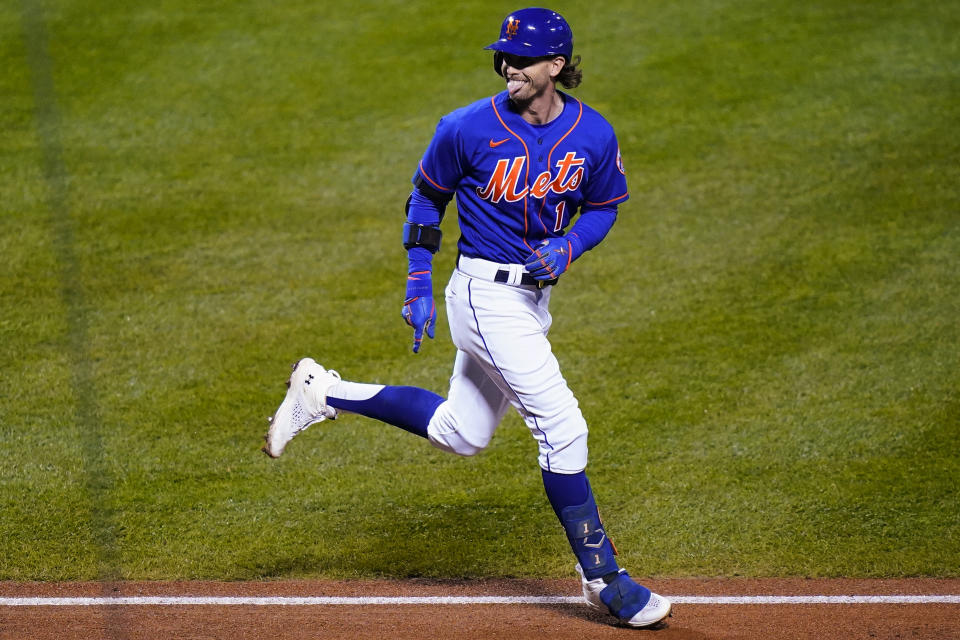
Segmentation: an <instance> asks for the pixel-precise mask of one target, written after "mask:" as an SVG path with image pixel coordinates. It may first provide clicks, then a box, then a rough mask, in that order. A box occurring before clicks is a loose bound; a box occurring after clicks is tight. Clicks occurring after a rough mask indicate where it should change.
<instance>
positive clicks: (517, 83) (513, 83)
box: [500, 53, 564, 104]
mask: <svg viewBox="0 0 960 640" xmlns="http://www.w3.org/2000/svg"><path fill="white" fill-rule="evenodd" d="M563 63H564V59H563V58H562V57H554V58H525V57H523V56H515V55H512V54H509V53H508V54H504V55H503V59H502V61H501V63H500V73H501V75H502V76H503V77H504V79H505V80H506V81H507V91H508V92H509V94H510V99H511V100H512V101H513V102H515V103H519V104H524V103H529V102H531V101H532V100H534V99H536V98H537V97H539V96H542V95H544V94H545V93H546V92H547V91H548V90H549V89H552V88H553V86H554V80H555V78H556V76H557V74H559V73H560V71H561V70H562V69H563Z"/></svg>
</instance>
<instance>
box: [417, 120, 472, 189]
mask: <svg viewBox="0 0 960 640" xmlns="http://www.w3.org/2000/svg"><path fill="white" fill-rule="evenodd" d="M461 146H462V140H461V137H460V131H459V127H458V126H457V120H456V118H455V117H452V116H445V117H443V118H441V119H440V122H439V123H438V124H437V130H436V132H435V133H434V135H433V139H432V140H431V141H430V145H429V146H428V147H427V150H426V152H425V153H424V154H423V157H422V158H421V159H420V164H419V165H418V166H417V171H416V173H414V176H413V182H414V184H416V183H417V182H418V179H422V180H423V181H424V182H425V183H426V184H428V185H429V186H430V187H432V188H433V189H436V190H437V191H439V192H440V193H441V194H445V195H452V194H453V192H454V190H455V189H456V188H457V184H458V183H459V182H460V179H461V178H462V177H463V166H462V163H461V154H460V148H461Z"/></svg>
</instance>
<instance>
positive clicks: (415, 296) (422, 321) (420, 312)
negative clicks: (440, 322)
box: [400, 271, 437, 353]
mask: <svg viewBox="0 0 960 640" xmlns="http://www.w3.org/2000/svg"><path fill="white" fill-rule="evenodd" d="M400 314H401V315H402V316H403V319H404V321H405V322H406V323H407V324H408V325H410V326H411V327H413V352H414V353H419V352H420V343H421V342H423V334H424V332H426V334H427V337H428V338H430V339H431V340H432V339H433V336H434V327H435V326H436V324H437V305H436V304H435V303H434V301H433V282H432V280H431V277H430V272H429V271H415V272H412V273H411V274H410V275H408V276H407V298H406V300H404V303H403V309H402V310H401V312H400Z"/></svg>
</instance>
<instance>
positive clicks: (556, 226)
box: [553, 200, 567, 231]
mask: <svg viewBox="0 0 960 640" xmlns="http://www.w3.org/2000/svg"><path fill="white" fill-rule="evenodd" d="M554 210H555V211H556V212H557V222H556V224H554V225H553V230H554V231H560V229H563V214H564V212H565V211H566V210H567V201H566V200H561V201H560V204H558V205H557V208H556V209H554Z"/></svg>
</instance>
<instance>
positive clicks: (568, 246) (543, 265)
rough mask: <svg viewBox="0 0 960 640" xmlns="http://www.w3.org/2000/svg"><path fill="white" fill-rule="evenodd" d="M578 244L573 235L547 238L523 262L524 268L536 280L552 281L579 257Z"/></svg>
mask: <svg viewBox="0 0 960 640" xmlns="http://www.w3.org/2000/svg"><path fill="white" fill-rule="evenodd" d="M580 253H582V252H581V251H580V242H579V239H578V238H577V237H576V236H574V235H569V236H566V237H563V238H547V239H546V240H544V241H543V242H541V243H540V244H538V245H537V247H536V248H535V249H534V250H533V253H531V254H530V255H529V256H527V258H526V259H525V260H524V265H523V266H524V268H525V269H526V270H527V273H529V274H530V275H531V276H533V277H534V278H535V279H537V280H554V279H555V278H559V277H560V274H562V273H563V272H564V271H566V270H567V269H569V268H570V264H571V263H572V262H573V261H574V260H576V259H577V258H578V257H580Z"/></svg>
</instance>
